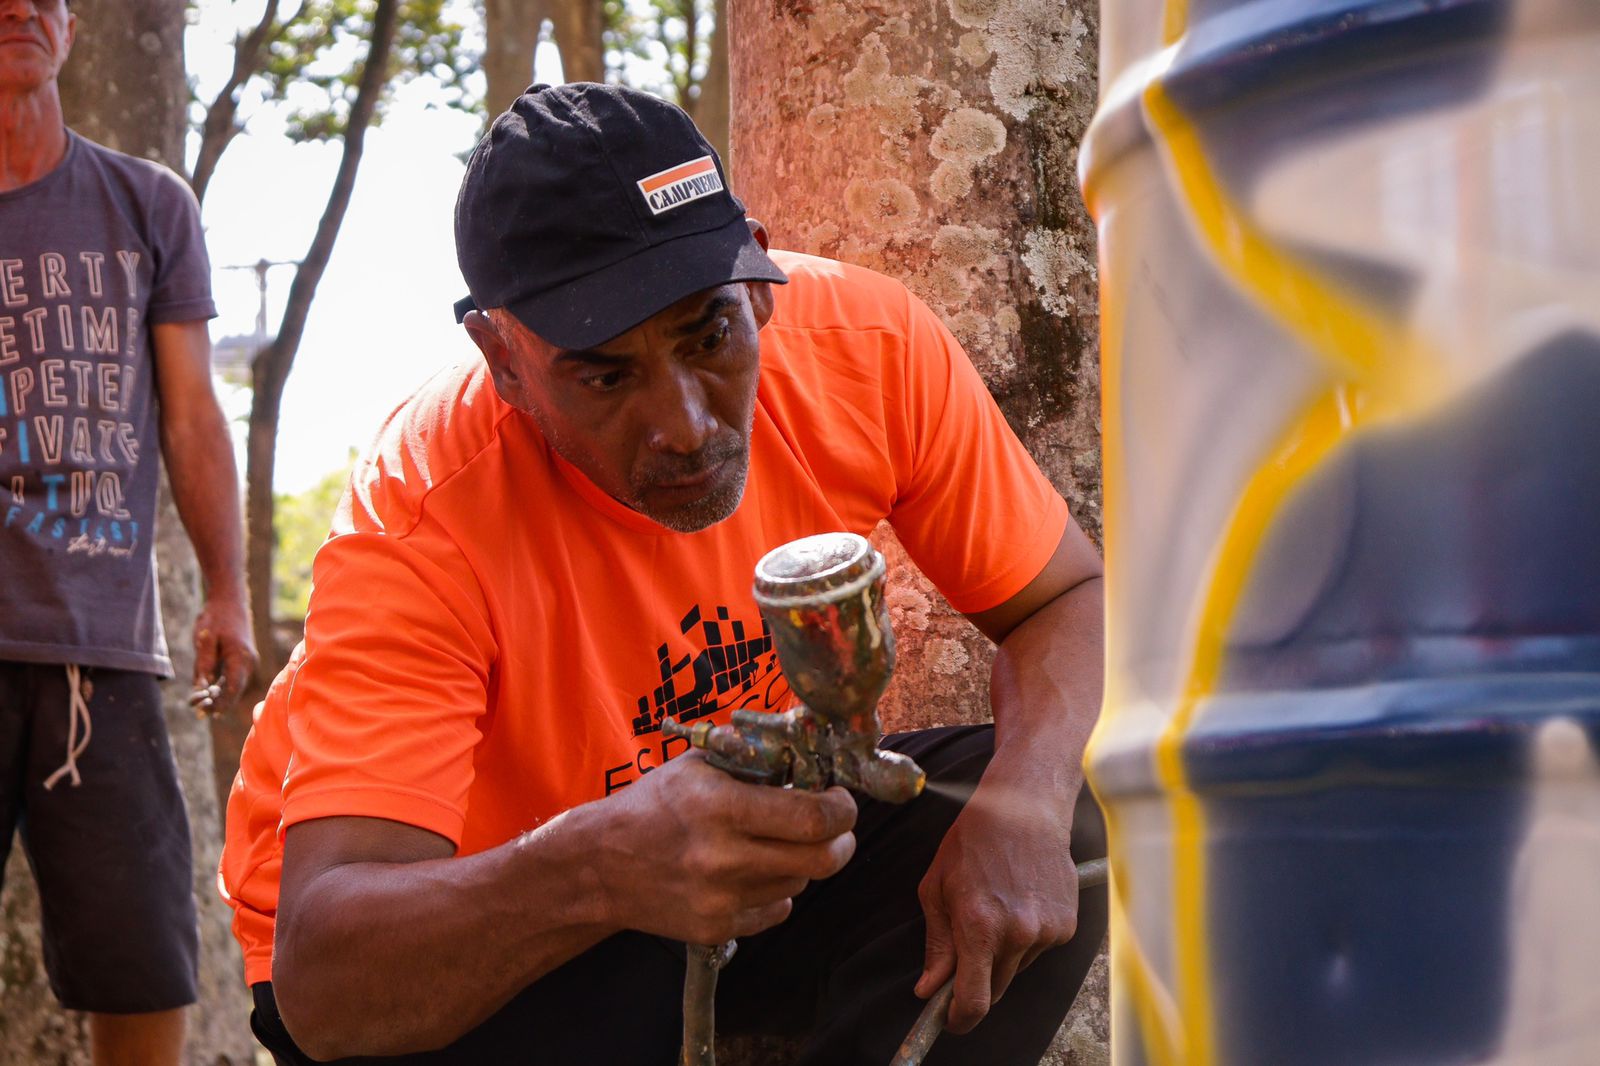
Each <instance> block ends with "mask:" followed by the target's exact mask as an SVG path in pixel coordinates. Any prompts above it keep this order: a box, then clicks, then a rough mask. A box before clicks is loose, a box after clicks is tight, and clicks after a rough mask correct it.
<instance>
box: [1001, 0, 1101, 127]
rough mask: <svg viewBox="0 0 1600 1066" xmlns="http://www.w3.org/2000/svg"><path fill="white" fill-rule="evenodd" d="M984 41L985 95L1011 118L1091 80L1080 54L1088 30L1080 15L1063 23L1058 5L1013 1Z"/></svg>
mask: <svg viewBox="0 0 1600 1066" xmlns="http://www.w3.org/2000/svg"><path fill="white" fill-rule="evenodd" d="M987 36H988V42H989V46H990V47H991V48H993V49H994V66H993V67H991V68H990V69H989V92H990V93H991V94H992V95H993V96H994V102H995V104H996V105H998V106H999V108H1000V110H1002V111H1004V112H1005V113H1006V114H1008V115H1010V116H1011V117H1012V118H1019V119H1020V118H1027V117H1028V114H1029V112H1031V111H1032V110H1033V109H1034V107H1035V106H1036V105H1037V104H1038V103H1039V102H1040V101H1041V100H1043V99H1045V98H1047V97H1050V96H1053V95H1066V94H1068V93H1069V92H1070V90H1071V88H1072V87H1073V86H1074V85H1075V84H1076V83H1078V82H1081V81H1083V80H1085V79H1092V78H1093V77H1094V71H1093V70H1092V69H1091V64H1090V62H1089V60H1088V59H1087V58H1086V57H1085V56H1084V48H1083V46H1084V43H1085V40H1086V39H1089V27H1088V25H1087V24H1086V23H1085V22H1084V21H1083V15H1082V14H1081V13H1080V12H1077V11H1074V12H1073V13H1072V17H1071V18H1070V19H1065V18H1063V17H1062V5H1061V2H1060V0H1016V2H1014V3H1012V4H1009V5H1008V6H1007V7H1006V8H1005V10H1004V11H1003V12H1002V13H1000V15H999V17H997V18H996V19H994V21H993V22H992V23H991V24H990V25H989V27H988V34H987Z"/></svg>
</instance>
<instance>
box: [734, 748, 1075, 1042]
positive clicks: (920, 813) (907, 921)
mask: <svg viewBox="0 0 1600 1066" xmlns="http://www.w3.org/2000/svg"><path fill="white" fill-rule="evenodd" d="M884 746H885V747H888V748H892V749H893V750H897V751H901V752H903V753H904V754H906V755H909V756H911V757H912V758H914V759H916V760H917V762H918V763H919V764H920V765H921V766H922V768H923V769H924V770H925V771H927V773H928V776H929V779H930V781H933V782H938V783H942V784H945V785H947V786H949V788H948V789H947V790H941V791H944V792H946V794H945V795H941V794H938V793H935V792H929V793H925V794H924V795H923V796H921V797H919V798H918V799H916V800H914V801H912V802H911V803H908V804H904V805H894V804H886V803H878V802H876V801H874V800H871V799H866V798H859V797H858V803H859V805H860V817H859V818H858V821H857V827H856V835H857V844H858V846H857V851H856V856H855V858H853V859H852V860H851V862H850V864H849V865H848V866H847V867H846V868H845V869H844V870H843V871H841V872H840V873H839V874H838V875H836V876H835V877H833V878H830V879H829V880H827V881H823V882H818V883H816V884H813V885H812V886H810V887H809V888H807V890H806V891H805V892H804V893H802V894H801V895H800V896H799V897H797V898H796V900H795V909H794V913H793V914H792V915H791V916H790V918H789V920H788V921H786V922H785V923H783V924H782V925H780V926H778V927H776V928H775V929H772V930H768V931H766V932H764V933H761V934H760V935H759V936H756V937H750V938H747V939H746V940H745V941H742V942H741V943H740V949H739V953H738V954H737V955H736V956H735V957H734V960H733V962H732V963H731V964H730V966H729V967H728V970H727V971H726V972H725V974H724V977H723V980H722V981H721V982H720V983H719V986H718V1002H717V1012H718V1019H717V1020H718V1026H719V1028H720V1029H722V1030H723V1031H727V1032H746V1031H748V1032H786V1033H791V1034H809V1035H808V1037H807V1042H806V1047H805V1050H804V1052H803V1053H802V1056H801V1059H800V1062H801V1063H802V1064H804V1066H852V1064H857V1063H859V1064H862V1066H881V1064H882V1063H886V1062H888V1061H889V1059H890V1057H891V1056H892V1055H893V1053H894V1050H895V1048H897V1047H898V1046H899V1044H900V1042H901V1041H902V1040H903V1039H904V1038H905V1035H906V1033H907V1031H908V1030H909V1029H910V1027H911V1025H912V1023H913V1022H914V1021H915V1019H916V1017H917V1015H918V1014H919V1013H920V1012H921V1010H922V1006H923V1002H924V1001H923V1000H920V999H918V998H917V997H916V995H915V994H914V993H913V992H912V988H913V986H914V985H915V984H916V980H917V977H918V976H919V975H920V974H921V972H922V964H923V959H924V953H925V948H926V928H925V925H924V922H923V916H922V907H921V904H920V902H919V901H918V900H917V894H916V890H917V885H918V884H919V883H920V881H921V880H922V877H923V874H925V873H926V872H927V869H928V866H929V865H930V864H931V863H932V861H933V857H934V855H935V853H936V852H937V850H938V847H939V844H940V842H941V841H942V840H943V839H944V834H945V832H946V831H947V830H948V829H949V827H950V825H951V824H952V823H953V822H954V821H955V818H956V815H957V814H959V813H960V810H961V806H962V800H961V799H952V798H949V796H950V795H951V794H953V795H955V796H958V797H959V796H963V795H964V794H966V793H968V792H969V790H970V787H971V786H973V785H976V783H977V781H978V779H979V777H980V776H981V775H982V773H983V771H984V769H985V768H986V767H987V766H988V763H989V758H990V756H991V755H992V753H993V729H992V727H988V726H965V727H954V728H948V729H935V730H925V731H922V732H919V733H913V734H902V735H898V736H893V737H888V738H885V741H884ZM1104 854H1105V838H1104V829H1103V826H1102V824H1101V822H1100V818H1099V812H1098V810H1096V809H1095V807H1094V803H1093V801H1092V799H1090V798H1089V797H1088V792H1087V790H1085V792H1084V794H1083V796H1082V797H1081V798H1080V800H1079V807H1078V812H1077V818H1076V820H1075V828H1074V833H1073V855H1074V858H1075V859H1077V860H1078V861H1080V862H1082V861H1085V860H1087V859H1090V858H1097V857H1099V856H1101V855H1104ZM1105 925H1106V895H1105V889H1103V888H1100V889H1093V890H1090V891H1088V892H1085V893H1083V895H1082V898H1081V899H1080V903H1079V921H1078V935H1077V936H1076V937H1075V938H1074V940H1073V941H1072V942H1071V943H1069V944H1067V945H1064V946H1062V947H1060V948H1057V949H1055V950H1053V951H1049V952H1046V953H1045V954H1043V955H1041V956H1040V957H1039V958H1038V959H1037V960H1036V961H1035V962H1034V964H1033V965H1032V966H1030V967H1029V968H1028V969H1027V970H1025V971H1023V972H1022V973H1020V974H1018V975H1017V977H1016V978H1015V979H1014V980H1013V981H1012V983H1011V986H1010V988H1009V989H1008V990H1007V992H1006V994H1005V995H1004V996H1003V997H1002V998H1001V1000H1000V1002H999V1003H997V1004H996V1005H995V1007H994V1008H993V1010H991V1012H990V1014H989V1016H988V1017H987V1018H986V1019H985V1020H984V1022H983V1023H981V1024H980V1025H979V1026H978V1027H977V1028H976V1029H975V1030H974V1031H973V1032H972V1033H970V1034H968V1035H965V1036H959V1037H958V1036H954V1035H951V1034H946V1035H944V1036H942V1037H941V1038H940V1039H939V1041H938V1042H937V1043H936V1044H935V1045H934V1051H933V1052H932V1054H931V1055H930V1056H929V1058H928V1066H937V1064H941V1063H942V1064H944V1066H958V1064H962V1063H971V1064H974V1066H977V1064H982V1066H1007V1064H1013V1063H1014V1064H1018V1066H1021V1064H1027V1066H1033V1064H1034V1063H1036V1062H1037V1061H1038V1059H1039V1057H1040V1055H1042V1054H1043V1052H1044V1049H1045V1048H1046V1047H1047V1046H1048V1045H1049V1043H1050V1039H1051V1037H1052V1036H1053V1035H1054V1033H1055V1031H1056V1030H1057V1029H1058V1028H1059V1027H1060V1024H1061V1020H1062V1018H1064V1017H1065V1015H1066V1012H1067V1009H1068V1008H1069V1007H1070V1006H1071V1004H1072V999H1073V997H1074V996H1075V995H1076V994H1077V990H1078V987H1079V986H1080V985H1081V984H1082V982H1083V978H1084V975H1085V974H1086V973H1087V972H1088V968H1089V965H1090V963H1091V962H1092V961H1093V959H1094V955H1095V953H1096V951H1097V950H1098V949H1099V945H1100V942H1101V939H1102V938H1103V936H1104V933H1105Z"/></svg>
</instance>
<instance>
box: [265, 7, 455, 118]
mask: <svg viewBox="0 0 1600 1066" xmlns="http://www.w3.org/2000/svg"><path fill="white" fill-rule="evenodd" d="M444 8H445V0H403V2H402V3H401V5H400V14H399V25H398V27H397V29H396V33H395V43H394V53H393V58H392V59H391V61H390V71H389V91H391V92H392V91H393V89H394V87H395V86H396V85H401V84H404V83H406V82H408V81H411V80H413V79H415V78H419V77H431V78H433V79H434V80H435V81H437V82H438V83H439V84H440V85H441V86H442V87H443V88H444V90H445V92H446V96H447V100H448V102H449V104H450V106H452V107H460V108H462V109H464V110H471V109H472V108H473V106H474V101H472V100H471V99H470V97H469V94H468V93H467V90H466V87H465V85H464V84H463V78H464V77H465V75H466V74H467V73H468V72H470V71H471V70H472V69H473V68H474V66H475V63H476V59H477V57H476V56H471V55H467V54H465V53H464V52H463V50H462V47H461V34H462V27H461V26H460V25H459V24H458V23H456V22H454V21H452V20H450V19H449V18H447V17H446V16H445V13H444ZM373 9H374V4H373V3H372V2H371V0H303V2H302V3H301V4H300V6H299V8H298V9H297V10H295V12H294V13H293V14H292V15H290V16H289V17H288V18H287V19H284V20H282V21H281V22H280V23H279V24H278V26H276V27H275V32H274V34H273V35H272V39H271V41H270V42H269V44H268V46H267V58H266V63H265V65H264V67H263V69H262V71H261V77H262V79H263V80H264V82H265V84H266V88H267V93H268V96H269V97H270V98H271V99H273V100H278V101H282V102H285V103H287V104H288V105H289V107H290V108H291V110H290V113H289V118H288V131H287V132H288V135H289V137H290V138H291V139H293V140H296V141H322V140H329V139H333V138H338V137H342V136H343V135H344V129H345V124H346V122H347V121H348V119H349V116H350V107H351V105H352V104H353V103H354V102H355V98H356V92H357V90H358V88H359V86H360V80H361V73H362V57H363V56H364V55H365V50H366V42H367V41H368V40H370V39H371V37H372V14H373ZM387 96H388V93H385V99H384V100H380V101H379V103H378V108H377V112H376V113H375V114H374V116H373V119H372V121H373V123H374V124H377V123H380V122H382V120H383V114H384V109H385V107H384V105H385V101H386V99H387Z"/></svg>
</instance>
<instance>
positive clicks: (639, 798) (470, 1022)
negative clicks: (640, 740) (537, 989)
mask: <svg viewBox="0 0 1600 1066" xmlns="http://www.w3.org/2000/svg"><path fill="white" fill-rule="evenodd" d="M854 823H855V802H854V800H852V799H851V798H850V795H849V793H847V792H845V791H844V790H843V789H830V790H828V791H827V792H820V793H808V792H791V791H786V790H782V789H775V788H763V787H761V786H758V785H750V784H745V783H743V782H739V781H736V780H734V779H733V778H732V777H729V776H728V775H727V774H724V773H722V772H721V771H720V770H714V769H712V768H711V767H710V766H709V765H708V764H707V763H706V762H705V761H704V760H703V759H702V758H701V757H700V756H699V755H698V754H695V753H690V754H686V755H680V756H679V757H677V758H675V759H673V760H672V761H671V762H669V763H667V764H666V765H665V766H663V767H661V768H659V769H656V770H653V771H651V772H650V773H648V774H646V775H645V776H644V777H643V778H642V779H640V780H639V781H637V782H635V783H634V784H632V785H630V786H628V787H627V788H626V789H623V790H622V791H621V792H618V793H616V794H614V795H612V796H609V797H607V798H605V799H602V800H597V801H595V802H592V803H587V804H583V805H581V806H579V807H574V808H573V809H572V810H569V811H567V812H565V813H563V814H561V815H558V816H557V817H555V818H552V819H551V820H550V821H548V822H546V823H545V824H543V825H541V826H540V827H539V828H537V829H535V830H533V831H531V832H529V833H525V834H523V835H522V836H521V837H518V838H517V839H515V840H513V841H511V842H509V843H506V844H503V845H501V846H499V847H496V848H491V849H489V850H487V851H484V852H480V853H478V854H475V855H471V856H467V857H465V858H452V857H451V856H452V854H453V851H454V848H453V846H452V845H451V843H450V841H448V840H446V839H445V838H444V837H441V836H438V835H436V834H434V833H431V832H429V831H427V830H425V829H420V828H417V827H414V826H409V825H403V824H401V823H398V822H391V821H385V820H382V819H376V818H322V819H315V820H310V821H305V822H300V823H297V824H295V825H291V826H290V827H289V829H288V833H287V835H286V837H285V840H284V848H283V876H282V881H281V886H280V890H279V900H278V917H277V928H276V933H275V936H274V944H273V956H272V984H273V991H274V993H275V995H276V997H277V1001H278V1008H279V1010H280V1011H281V1012H282V1015H283V1020H284V1025H285V1027H286V1028H288V1030H289V1032H290V1035H292V1036H293V1037H294V1038H295V1041H296V1043H298V1044H299V1045H300V1047H301V1049H302V1050H303V1051H305V1052H306V1053H307V1054H309V1055H311V1056H312V1057H314V1058H318V1059H327V1058H342V1057H345V1056H349V1055H394V1054H403V1053H407V1052H414V1051H424V1050H430V1049H434V1048H438V1047H442V1046H444V1045H446V1044H448V1043H450V1042H451V1041H452V1040H454V1039H456V1038H457V1037H459V1036H461V1035H462V1034H463V1033H465V1032H467V1031H468V1030H469V1029H471V1028H473V1027H475V1026H476V1025H478V1024H479V1023H481V1022H482V1021H484V1020H485V1019H487V1018H488V1017H489V1016H490V1015H491V1014H493V1013H494V1012H495V1011H496V1010H498V1009H499V1008H500V1007H501V1006H503V1005H504V1004H505V1003H506V1002H508V1001H509V1000H510V999H511V998H512V997H513V996H515V995H516V994H517V993H518V992H520V991H521V990H522V989H523V988H525V987H527V986H528V985H529V984H531V983H533V982H534V981H535V980H537V979H538V978H539V977H542V976H543V975H544V974H546V973H548V972H550V971H551V970H553V969H555V968H556V967H557V966H559V965H560V964H561V963H563V962H565V961H567V960H568V959H570V958H573V957H574V956H576V955H577V954H579V953H580V952H582V951H584V950H586V949H587V948H589V947H591V946H592V945H594V944H596V943H598V942H599V941H600V940H602V939H604V938H605V937H607V936H610V935H611V934H613V933H615V932H618V931H620V930H623V929H639V930H642V931H644V932H649V933H655V934H658V935H661V936H666V937H671V938H673V939H676V940H685V941H690V942H693V943H704V944H715V943H721V942H722V941H724V940H728V939H731V938H734V937H739V936H748V935H750V934H752V933H756V932H759V931H760V930H762V929H765V928H767V927H769V926H772V925H775V924H777V923H778V922H780V921H782V920H783V919H784V918H785V917H787V916H788V914H789V908H790V899H791V897H793V896H794V895H795V894H796V893H798V892H799V891H800V890H801V889H802V888H804V887H805V885H806V883H807V882H808V881H810V880H813V879H817V878H822V877H828V876H831V875H833V874H834V873H837V872H838V871H839V870H840V869H841V868H843V866H844V864H845V863H846V862H847V861H848V860H849V858H850V855H851V854H852V853H853V852H854V850H855V838H854V836H853V835H852V834H851V832H850V828H851V827H852V826H853V825H854Z"/></svg>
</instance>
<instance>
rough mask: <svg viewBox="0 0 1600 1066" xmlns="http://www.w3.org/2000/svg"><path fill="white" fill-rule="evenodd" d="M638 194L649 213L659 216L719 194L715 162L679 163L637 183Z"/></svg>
mask: <svg viewBox="0 0 1600 1066" xmlns="http://www.w3.org/2000/svg"><path fill="white" fill-rule="evenodd" d="M639 191H640V192H641V193H643V194H644V202H645V203H647V204H649V205H650V213H651V214H652V215H659V214H661V213H662V212H663V211H671V210H672V209H673V208H674V207H682V206H683V205H684V204H687V203H691V202H692V201H695V200H698V199H700V198H701V197H702V196H710V195H711V194H712V193H718V192H721V191H722V175H721V174H718V173H717V162H716V160H714V159H712V158H711V157H710V156H708V155H703V156H701V157H700V158H699V159H694V160H691V161H690V162H687V163H681V164H679V165H678V166H675V167H672V168H671V169H668V170H663V171H660V172H658V173H655V174H652V175H650V176H649V177H648V178H643V179H641V180H640V181H639Z"/></svg>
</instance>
